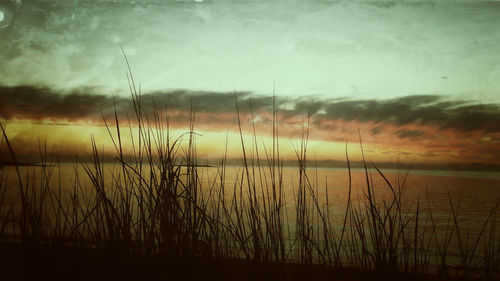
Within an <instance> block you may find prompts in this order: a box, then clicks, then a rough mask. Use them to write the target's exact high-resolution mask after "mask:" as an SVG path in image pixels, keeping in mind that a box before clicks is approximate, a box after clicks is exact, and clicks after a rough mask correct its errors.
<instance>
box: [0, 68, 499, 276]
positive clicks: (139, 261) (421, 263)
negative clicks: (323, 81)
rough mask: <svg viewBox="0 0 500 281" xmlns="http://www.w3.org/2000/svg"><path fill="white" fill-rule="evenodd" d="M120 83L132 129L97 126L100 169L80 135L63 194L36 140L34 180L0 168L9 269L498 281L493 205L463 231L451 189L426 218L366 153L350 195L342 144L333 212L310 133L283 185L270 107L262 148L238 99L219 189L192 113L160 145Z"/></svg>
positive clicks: (158, 116)
mask: <svg viewBox="0 0 500 281" xmlns="http://www.w3.org/2000/svg"><path fill="white" fill-rule="evenodd" d="M128 77H129V84H130V89H131V96H132V102H133V105H132V106H133V109H134V110H133V115H132V116H133V117H130V118H132V119H133V122H134V124H136V125H134V126H131V125H129V127H128V128H124V127H122V126H120V124H121V122H120V120H119V118H118V116H119V114H118V113H117V112H116V110H115V114H114V119H113V120H106V119H104V118H103V121H104V122H105V126H106V128H107V130H108V132H109V137H110V139H111V141H112V142H113V144H114V148H115V152H114V161H113V163H114V165H113V167H112V169H109V170H108V168H105V161H104V159H103V154H102V151H100V150H99V144H98V143H97V141H96V140H95V138H94V137H91V146H92V155H91V161H81V160H79V161H75V162H74V166H75V178H74V183H73V184H72V186H70V187H66V186H62V183H61V180H60V179H61V174H58V173H57V171H58V170H57V169H56V168H57V166H58V165H59V164H58V161H57V157H56V156H54V155H51V154H50V153H49V151H48V149H47V147H46V146H45V145H44V144H43V142H40V146H39V152H40V159H39V163H40V165H41V166H39V167H36V168H32V174H30V173H27V174H24V173H23V172H22V171H21V170H20V169H19V167H18V166H15V167H14V168H15V170H16V177H15V178H7V177H6V176H5V174H3V173H2V171H1V170H0V241H2V243H0V255H1V259H0V260H1V264H2V267H4V268H3V271H4V272H6V273H7V274H9V273H10V274H13V275H15V276H17V278H18V279H22V278H26V279H30V278H32V277H40V276H43V275H47V276H51V275H52V274H53V275H54V276H52V277H54V279H61V277H62V278H65V279H66V278H71V279H81V280H83V279H88V278H90V277H92V278H97V279H110V278H111V279H117V278H118V277H119V278H122V279H147V278H156V277H162V278H166V279H168V278H173V277H179V278H185V279H195V280H208V279H212V277H214V278H218V279H219V280H234V279H239V280H255V279H263V280H306V279H307V280H314V279H316V280H326V279H331V280H339V279H340V280H365V279H373V278H379V277H380V278H384V279H385V280H476V279H477V280H496V279H499V278H500V271H499V270H500V232H498V225H497V222H498V203H497V204H495V205H493V206H492V207H491V211H490V213H489V214H488V215H487V216H486V217H485V218H484V221H483V223H482V224H481V225H479V226H478V229H476V230H475V231H470V230H469V229H467V228H466V227H464V226H463V224H462V222H461V220H460V218H461V217H462V214H461V213H460V201H455V200H452V196H451V194H450V195H449V208H450V213H449V216H448V218H447V219H446V220H445V221H447V223H445V224H443V223H438V222H437V218H436V217H435V214H433V212H432V204H431V202H430V201H429V199H428V198H427V200H422V201H416V202H405V201H404V196H403V195H404V190H405V183H406V177H407V176H408V173H407V174H406V175H403V176H402V177H401V179H400V180H399V181H397V182H391V181H389V179H388V178H387V177H386V176H385V175H384V173H383V172H382V170H381V168H380V167H378V166H377V165H376V164H374V163H371V162H369V161H368V160H365V159H364V155H363V161H362V162H360V164H361V165H362V169H363V171H364V176H365V186H364V188H363V191H362V193H361V194H354V190H353V187H352V185H351V171H352V169H354V167H353V165H352V163H351V162H350V161H349V154H348V150H347V145H346V149H345V156H346V163H344V164H345V165H346V166H347V174H348V175H347V176H348V178H349V184H348V186H346V190H345V192H346V194H347V202H346V204H345V205H344V206H342V211H340V212H339V211H338V207H339V206H332V204H331V201H330V200H331V198H329V197H328V186H327V185H326V186H319V185H318V184H317V181H316V180H315V167H314V166H313V165H312V164H311V163H312V162H311V161H310V159H309V158H308V154H307V144H308V140H309V132H308V126H307V125H305V126H304V127H303V128H302V138H301V143H300V144H299V145H298V147H296V148H295V153H296V161H295V163H296V168H297V169H298V175H297V178H296V179H294V182H295V185H294V186H293V188H292V189H289V187H287V186H284V179H283V175H284V173H283V169H284V167H285V161H284V160H283V158H282V155H280V142H279V126H278V120H277V116H278V115H277V108H276V104H274V100H273V119H272V120H273V121H272V126H271V127H272V128H270V130H272V139H273V142H272V145H271V147H266V146H261V145H259V142H258V139H257V135H256V133H255V128H253V138H254V139H253V141H252V142H251V143H248V142H247V141H245V140H244V138H243V136H242V135H243V134H242V126H241V120H240V112H239V105H238V101H237V99H236V97H235V108H236V118H237V121H238V130H239V133H240V136H241V143H240V144H241V153H242V159H240V160H239V161H240V164H241V168H240V169H239V170H238V171H239V172H238V174H237V175H236V180H235V181H234V182H230V183H229V182H228V181H227V177H228V175H227V174H226V173H227V170H226V169H227V167H228V165H229V163H230V162H229V161H228V155H227V153H226V154H225V155H224V156H223V157H222V159H220V161H219V163H217V167H216V169H217V172H216V173H215V176H213V177H211V178H210V179H209V180H208V181H206V179H202V178H203V177H204V175H203V174H202V173H201V171H200V166H199V165H200V164H201V165H204V164H205V163H199V162H198V158H197V155H196V142H195V138H196V137H197V134H196V131H195V129H194V124H195V120H196V114H195V113H194V112H191V115H190V116H189V119H190V122H189V124H190V127H189V129H188V130H187V132H186V133H185V134H183V135H182V136H180V137H178V138H172V137H171V136H170V134H169V121H168V114H167V113H166V112H165V111H163V110H160V109H156V110H154V111H153V112H145V111H144V109H143V108H142V107H141V94H140V91H139V90H138V89H137V87H136V85H135V82H134V80H133V77H132V73H131V71H130V68H129V69H128ZM250 107H251V105H250ZM252 116H253V113H252ZM128 121H129V124H130V122H131V121H130V119H129V120H128ZM0 125H1V124H0ZM1 130H2V135H3V137H2V148H3V149H6V150H7V151H8V153H9V155H10V157H11V158H12V159H11V160H12V161H13V162H17V160H16V154H15V151H14V150H13V149H12V146H11V144H10V143H9V139H8V137H7V133H6V131H5V129H4V126H3V125H2V126H1ZM132 131H134V132H136V134H132ZM125 134H130V135H134V137H132V138H133V142H132V148H130V149H131V150H132V155H131V156H126V155H125V153H124V148H123V146H122V136H123V135H125ZM359 141H360V145H361V146H362V140H361V137H360V140H359ZM226 151H227V143H226ZM361 151H362V152H363V149H362V147H361ZM128 157H130V158H128ZM179 164H182V165H179ZM79 168H81V169H83V170H84V173H83V174H80V173H78V170H79ZM35 171H36V176H35V175H34V173H35ZM59 171H60V170H59ZM374 177H379V178H380V179H382V181H383V182H384V189H385V190H386V191H387V194H386V195H384V196H381V195H380V194H379V193H377V192H376V191H375V187H374V182H375V181H374ZM83 178H85V179H86V180H87V182H89V183H90V184H85V181H84V180H83ZM205 182H208V183H205ZM290 190H292V191H291V192H292V194H285V191H286V192H290ZM325 194H326V196H324V195H325ZM452 247H455V248H456V249H458V252H457V254H452V251H451V248H452ZM103 272H104V273H103ZM58 275H59V276H58Z"/></svg>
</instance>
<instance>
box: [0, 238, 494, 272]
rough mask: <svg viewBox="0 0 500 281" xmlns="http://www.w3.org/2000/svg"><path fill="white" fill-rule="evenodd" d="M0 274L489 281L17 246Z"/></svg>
mask: <svg viewBox="0 0 500 281" xmlns="http://www.w3.org/2000/svg"><path fill="white" fill-rule="evenodd" d="M0 270H1V276H2V278H1V279H2V280H259V281H265V280H273V281H277V280H287V281H288V280H290V281H291V280H342V281H355V280H415V281H416V280H450V281H451V280H454V281H455V280H456V281H459V280H463V281H466V280H467V281H468V280H488V279H484V278H473V277H467V278H466V277H458V276H439V275H430V274H404V273H382V272H376V271H368V270H358V269H346V268H343V269H337V268H335V267H332V266H323V265H303V264H288V263H286V264H285V263H262V262H249V261H245V260H238V259H206V258H204V259H202V258H186V257H183V258H173V257H162V256H146V255H144V256H140V255H132V254H127V253H120V252H119V251H111V250H105V249H89V248H79V247H68V246H40V245H26V244H16V243H1V244H0ZM3 278H5V279H3Z"/></svg>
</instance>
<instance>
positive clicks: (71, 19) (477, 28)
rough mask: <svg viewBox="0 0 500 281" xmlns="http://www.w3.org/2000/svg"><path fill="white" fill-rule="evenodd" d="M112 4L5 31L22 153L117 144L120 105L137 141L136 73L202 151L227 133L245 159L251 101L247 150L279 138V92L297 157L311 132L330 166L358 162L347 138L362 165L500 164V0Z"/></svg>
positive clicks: (1, 107) (23, 14) (8, 109)
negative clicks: (133, 95) (44, 146)
mask: <svg viewBox="0 0 500 281" xmlns="http://www.w3.org/2000/svg"><path fill="white" fill-rule="evenodd" d="M108 4H109V3H107V2H106V1H104V0H102V1H93V2H92V3H91V2H89V1H76V2H75V3H73V4H71V5H70V4H68V3H65V4H63V3H60V4H59V5H56V4H54V3H52V2H51V1H50V0H39V1H32V2H30V3H24V5H23V6H22V8H19V9H18V10H16V13H15V14H16V17H15V20H14V21H13V22H12V25H11V26H9V28H6V29H5V30H2V33H1V34H0V36H2V38H5V40H1V41H0V48H1V49H2V50H5V51H4V52H2V53H0V61H1V62H2V68H1V69H0V77H1V78H0V120H1V122H2V124H5V125H6V127H7V134H8V137H9V139H10V141H11V143H12V144H13V147H14V148H15V150H16V153H18V154H19V155H20V156H22V157H25V158H36V156H37V155H38V143H39V141H42V142H45V141H46V142H47V144H48V145H49V146H50V147H51V148H52V147H53V148H54V150H55V151H57V153H59V154H60V155H62V156H63V157H70V156H72V155H85V154H88V153H89V151H90V149H91V144H90V137H91V135H92V136H93V137H95V139H96V141H97V142H98V144H99V146H100V147H101V148H102V149H104V151H105V152H109V153H113V150H114V147H113V144H112V141H111V138H110V136H109V133H108V131H107V130H106V127H105V124H104V122H103V117H104V118H105V120H106V122H107V123H108V125H109V126H110V129H111V132H112V134H114V133H115V132H114V130H115V127H114V126H115V125H114V116H113V114H114V110H115V109H116V111H117V114H118V117H119V120H120V126H121V127H122V137H123V141H124V144H125V146H126V147H127V148H126V149H129V150H130V149H131V148H130V146H131V145H132V142H131V141H130V132H129V131H128V128H129V125H130V126H131V127H132V128H133V130H135V129H136V127H135V121H134V119H133V115H134V113H133V107H132V100H131V98H130V93H129V90H130V88H129V85H130V84H129V83H130V82H131V80H130V79H131V76H130V73H129V76H128V78H127V74H126V72H127V69H128V66H130V67H131V71H132V73H131V74H133V79H134V83H135V87H136V88H137V89H139V88H140V91H141V93H142V94H141V103H143V106H144V109H145V110H146V111H147V112H150V113H152V112H154V110H155V108H156V109H158V110H159V111H160V112H161V114H162V118H164V124H163V125H164V127H162V129H165V130H166V120H167V116H168V120H169V121H168V122H169V123H168V126H169V130H170V133H171V136H172V137H174V138H175V136H179V135H181V134H182V133H185V132H187V131H189V123H190V117H189V116H190V114H191V113H195V116H196V117H195V120H194V131H195V132H196V133H197V136H196V145H197V148H198V155H199V156H200V157H202V158H206V159H218V158H220V157H222V155H223V154H224V151H225V148H226V139H227V150H228V157H230V158H234V159H238V158H241V157H242V155H241V154H242V147H241V146H242V144H241V140H240V134H239V128H238V123H237V109H236V100H238V104H239V114H240V118H241V124H242V134H243V139H244V144H245V146H246V148H252V149H253V148H255V145H254V144H253V143H254V142H255V141H256V142H257V143H258V146H257V147H261V148H260V149H264V147H269V146H271V145H272V132H273V131H272V120H273V96H274V97H275V102H276V109H277V122H278V125H279V126H278V131H279V143H280V150H281V151H280V153H281V156H282V157H283V158H284V159H288V160H293V159H295V158H296V155H295V152H296V150H297V147H299V146H300V143H301V141H302V140H303V139H304V136H305V134H304V132H305V131H307V130H308V131H309V133H308V152H309V155H310V158H311V159H317V160H320V161H326V160H333V161H345V160H346V155H345V148H346V145H347V147H348V152H349V153H350V154H351V155H350V156H352V160H354V161H360V160H361V153H360V151H361V150H360V138H361V142H362V144H363V148H364V152H365V154H366V157H367V159H368V160H370V161H374V162H389V163H395V162H405V163H417V164H422V165H437V166H447V165H455V164H456V165H465V166H467V165H470V164H479V165H486V166H491V167H496V168H497V166H498V165H500V161H499V160H498V159H500V98H499V97H500V96H499V95H498V89H499V88H500V84H499V83H500V82H499V81H500V80H498V79H497V78H498V74H499V73H500V58H499V57H498V56H496V54H497V53H498V51H499V50H500V49H498V48H499V47H498V46H500V36H499V35H498V34H493V33H492V32H490V31H491V30H494V29H495V27H498V26H499V24H500V21H499V18H498V17H497V16H496V13H495V12H496V11H498V10H499V9H500V5H497V3H495V2H475V1H463V2H455V1H449V2H446V3H433V4H432V5H431V4H429V3H427V2H422V3H420V1H403V2H401V3H399V2H398V3H392V2H391V3H388V2H387V3H386V2H383V1H382V2H380V1H352V2H349V3H347V2H342V1H341V2H328V1H303V2H302V1H301V2H299V1H297V2H295V1H269V2H266V3H260V2H252V1H245V2H238V3H232V2H231V3H230V2H227V1H156V0H144V1H135V2H133V3H129V2H125V1H124V2H117V3H115V4H113V5H111V6H110V5H108ZM19 7H20V6H19ZM422 19H425V20H422ZM121 48H123V49H121ZM122 51H123V53H122ZM124 55H125V56H126V58H125V57H124ZM127 79H129V80H127ZM151 118H152V116H151ZM129 122H130V123H129ZM254 130H255V131H254ZM254 133H255V135H254ZM261 152H262V151H261ZM260 156H262V157H263V154H261V155H260Z"/></svg>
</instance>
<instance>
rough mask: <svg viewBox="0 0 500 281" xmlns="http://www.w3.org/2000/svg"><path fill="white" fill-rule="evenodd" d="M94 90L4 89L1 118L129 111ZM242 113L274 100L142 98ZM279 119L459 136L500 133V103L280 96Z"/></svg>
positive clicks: (148, 102)
mask: <svg viewBox="0 0 500 281" xmlns="http://www.w3.org/2000/svg"><path fill="white" fill-rule="evenodd" d="M95 92H97V90H95V89H91V88H88V89H78V90H73V91H70V92H64V93H60V92H57V91H55V90H51V89H47V88H36V87H27V86H26V87H0V117H2V118H7V119H11V118H31V119H37V120H40V119H43V118H52V119H68V120H76V119H83V118H90V119H97V120H98V119H100V118H101V117H100V116H101V114H100V112H101V111H102V112H103V113H104V114H105V115H108V114H111V113H112V112H113V102H114V104H115V106H116V108H117V110H118V112H124V111H125V109H128V110H131V98H130V97H122V96H120V97H115V98H113V97H112V96H111V95H103V94H96V93H95ZM236 98H237V100H238V104H239V108H240V112H241V113H248V112H249V111H250V104H251V105H252V109H253V111H254V112H255V113H258V112H262V111H265V112H271V111H272V104H273V98H272V97H271V96H261V95H256V94H253V93H251V92H236V93H233V92H209V91H189V90H171V91H164V92H152V93H148V94H143V95H142V96H141V104H143V106H144V109H145V110H146V111H147V110H151V109H152V108H153V104H155V105H156V107H157V108H167V109H168V110H180V111H190V110H191V109H192V110H193V111H194V112H201V113H211V114H219V113H236V104H235V100H236ZM276 104H277V106H279V107H280V114H282V116H285V117H293V116H299V115H302V116H304V115H313V116H315V117H317V118H316V123H315V124H317V125H319V126H321V121H320V120H321V119H326V120H344V121H358V122H372V123H376V124H378V125H377V127H374V128H373V129H372V133H373V134H378V133H380V132H381V130H383V128H382V127H381V125H384V124H391V125H396V126H403V125H407V124H418V125H431V126H436V127H438V128H441V129H453V130H456V131H461V132H472V131H475V130H481V131H485V132H488V133H492V132H500V107H499V105H497V104H473V103H470V102H467V101H446V100H444V99H443V98H442V97H440V96H436V95H421V96H406V97H401V98H395V99H386V100H345V99H344V100H338V99H337V100H335V99H330V100H325V99H323V100H321V99H305V98H299V99H296V98H295V99H294V98H284V97H277V99H276ZM422 134H423V132H421V131H411V130H410V131H408V130H406V131H404V130H401V131H399V132H398V135H399V136H400V137H401V138H406V137H418V136H421V135H422Z"/></svg>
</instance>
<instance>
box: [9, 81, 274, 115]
mask: <svg viewBox="0 0 500 281" xmlns="http://www.w3.org/2000/svg"><path fill="white" fill-rule="evenodd" d="M95 92H96V90H95V89H91V88H87V89H77V90H73V91H69V92H64V93H61V92H58V91H55V90H52V89H48V88H37V87H31V86H22V87H0V117H2V118H7V119H11V118H30V119H37V120H40V119H44V118H52V119H69V120H76V119H82V118H97V119H99V118H101V112H102V113H103V114H104V115H109V114H111V113H112V112H113V110H114V107H116V109H117V111H118V112H123V111H124V110H125V109H130V110H132V107H131V106H132V99H131V98H130V97H113V96H111V95H103V94H96V93H95ZM236 99H238V103H239V108H240V112H242V113H246V112H249V111H250V107H251V108H252V109H253V110H254V111H261V110H265V109H268V110H270V108H272V97H266V96H257V95H252V94H251V93H250V92H231V93H217V92H203V91H189V90H172V91H168V92H154V93H149V94H143V95H141V96H140V101H141V104H142V105H143V108H144V109H145V110H146V111H148V110H152V109H153V106H155V107H156V108H159V109H168V110H182V111H190V110H193V111H194V112H208V113H223V112H235V109H236ZM277 103H278V104H281V103H283V101H282V100H281V99H278V100H277Z"/></svg>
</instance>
